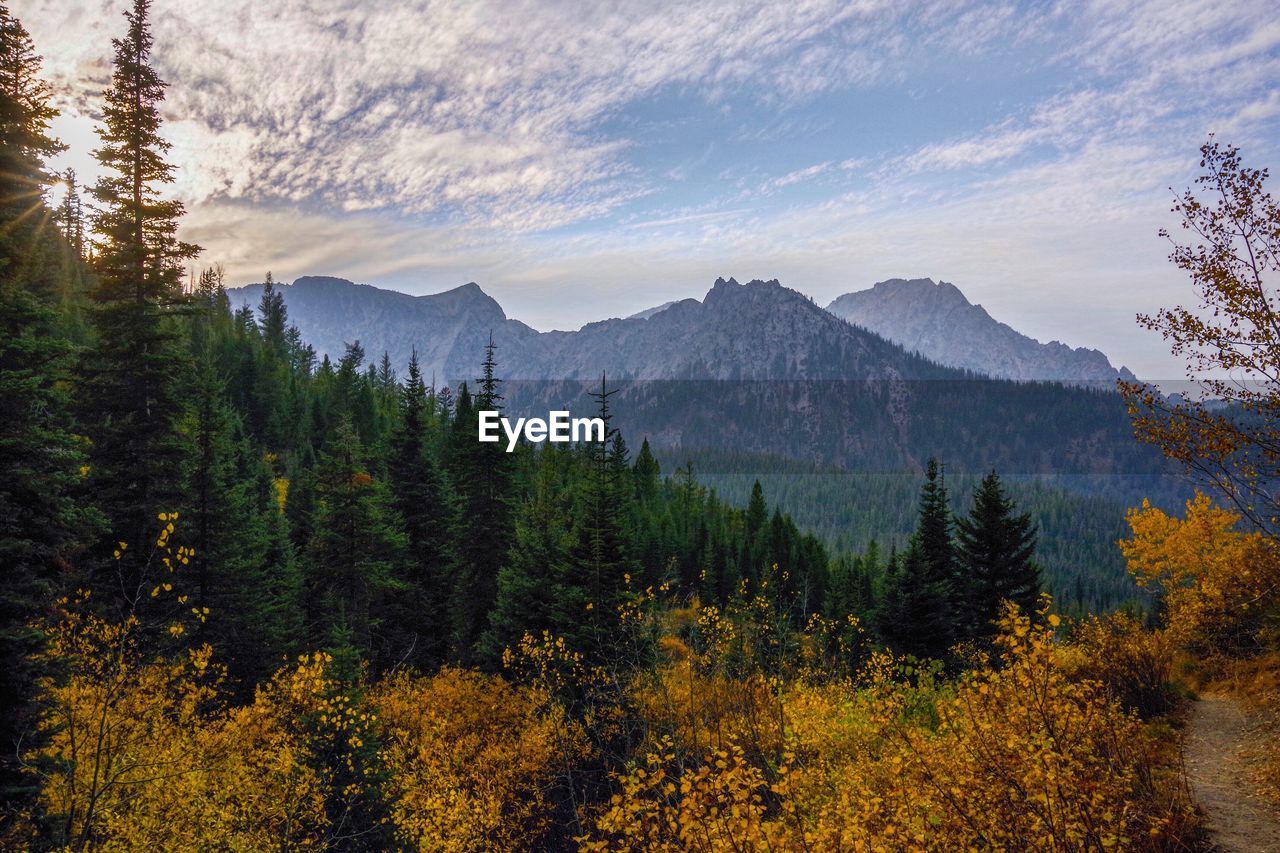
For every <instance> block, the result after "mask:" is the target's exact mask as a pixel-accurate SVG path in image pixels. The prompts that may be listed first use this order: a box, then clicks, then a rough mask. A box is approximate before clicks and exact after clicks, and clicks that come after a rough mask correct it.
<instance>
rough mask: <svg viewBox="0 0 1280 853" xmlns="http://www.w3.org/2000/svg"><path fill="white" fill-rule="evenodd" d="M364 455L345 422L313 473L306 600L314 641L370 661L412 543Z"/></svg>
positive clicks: (401, 588) (401, 587) (379, 642)
mask: <svg viewBox="0 0 1280 853" xmlns="http://www.w3.org/2000/svg"><path fill="white" fill-rule="evenodd" d="M363 457H364V454H363V451H362V449H361V446H360V439H359V437H358V436H357V435H356V432H355V427H354V426H352V424H351V421H350V419H347V418H344V419H343V420H342V421H341V422H340V423H339V424H338V428H337V430H336V431H335V433H334V437H333V440H332V441H331V442H330V445H329V447H328V448H327V450H326V451H325V452H324V453H323V454H322V455H321V459H320V463H319V465H318V468H317V471H316V498H315V501H316V508H315V524H314V531H313V533H312V535H311V542H310V543H309V545H308V547H307V564H306V596H307V622H308V627H309V631H310V635H311V639H312V642H314V643H319V644H322V645H324V646H327V647H328V648H330V649H331V650H333V651H334V652H335V653H342V654H343V655H344V656H347V657H348V658H349V657H350V656H351V655H353V654H354V655H358V656H360V657H364V658H366V659H367V658H370V657H372V656H373V654H374V652H375V650H378V651H381V650H382V647H383V643H382V638H381V636H380V635H379V628H380V627H381V621H382V620H381V616H380V614H381V612H382V611H383V608H384V607H385V605H386V603H387V602H388V600H389V598H390V597H391V596H392V595H398V594H401V593H403V592H404V584H403V583H402V582H400V581H399V580H398V578H397V569H398V567H400V566H401V565H403V562H404V559H405V552H406V550H407V547H408V542H407V540H406V537H405V535H404V533H403V532H402V531H401V530H400V519H399V518H398V517H397V516H396V513H395V510H394V509H393V508H392V507H391V499H390V495H389V494H388V493H387V490H386V486H385V484H384V483H382V482H380V481H378V480H376V479H374V477H373V476H372V475H371V474H370V473H369V471H368V467H367V465H366V463H365V460H364V458H363Z"/></svg>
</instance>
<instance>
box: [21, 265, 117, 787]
mask: <svg viewBox="0 0 1280 853" xmlns="http://www.w3.org/2000/svg"><path fill="white" fill-rule="evenodd" d="M68 355H69V350H68V348H67V347H66V345H65V344H64V343H63V342H62V341H61V340H59V339H58V338H57V337H56V336H55V334H54V315H53V312H52V311H51V310H50V309H49V308H48V307H46V306H44V305H42V304H41V303H40V302H39V301H37V299H36V298H35V297H34V296H33V295H31V294H30V293H27V292H26V291H24V290H23V289H22V288H21V286H20V285H19V284H18V283H16V282H14V281H12V280H9V278H8V277H7V276H5V275H4V270H3V269H0V566H3V567H4V583H3V584H0V802H3V801H7V800H8V799H9V797H10V796H11V795H13V794H14V793H15V786H18V785H20V784H21V783H22V782H23V780H24V777H23V775H22V774H21V772H20V771H19V762H18V760H17V759H18V752H19V749H18V743H19V739H20V737H21V736H23V735H24V734H25V735H29V734H30V732H29V731H28V730H29V728H30V724H31V722H32V717H31V712H32V708H31V705H30V701H31V697H32V695H33V693H34V684H35V680H36V678H37V677H38V675H39V671H38V669H37V668H36V665H35V664H34V662H33V660H32V658H31V655H32V654H33V653H34V652H35V651H37V650H38V649H39V648H40V644H41V639H40V635H39V633H38V632H37V631H36V630H35V629H33V628H31V627H30V626H31V625H32V623H33V622H35V621H36V620H37V618H38V617H40V616H41V615H43V614H44V613H45V612H46V609H47V607H48V605H49V603H50V602H51V601H52V600H54V599H55V598H56V597H57V593H58V592H59V591H60V590H62V589H67V588H68V587H70V586H71V584H72V583H73V582H74V580H75V579H74V578H72V577H69V576H68V575H69V572H68V563H67V558H68V557H69V556H71V555H72V553H73V552H74V550H75V549H76V547H77V546H78V544H79V543H80V542H81V541H82V540H83V539H84V538H85V537H86V536H88V535H90V534H91V533H92V531H93V530H94V529H95V524H94V522H95V521H96V516H95V515H94V514H93V513H91V512H87V511H85V510H84V509H82V507H81V505H80V502H79V501H78V500H77V497H78V495H79V491H80V489H79V486H80V477H79V472H78V468H79V466H80V465H82V464H83V452H82V447H81V446H80V444H79V443H78V442H77V441H75V440H74V439H73V438H72V436H71V435H70V434H69V433H68V432H67V430H66V427H65V424H66V421H67V418H66V411H67V408H68V407H67V405H66V400H65V397H64V391H63V390H62V384H63V382H64V381H65V378H66V363H67V358H68ZM98 527H100V525H98ZM30 745H31V744H30V742H29V741H28V742H27V744H26V746H27V747H30ZM26 781H28V782H29V781H30V780H29V779H27V780H26Z"/></svg>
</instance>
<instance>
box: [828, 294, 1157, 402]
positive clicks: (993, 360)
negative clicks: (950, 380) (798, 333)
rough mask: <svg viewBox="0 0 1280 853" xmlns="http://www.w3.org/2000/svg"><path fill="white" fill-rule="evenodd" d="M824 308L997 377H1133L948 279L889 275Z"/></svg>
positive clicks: (1099, 380)
mask: <svg viewBox="0 0 1280 853" xmlns="http://www.w3.org/2000/svg"><path fill="white" fill-rule="evenodd" d="M827 310H828V311H830V312H831V313H832V314H835V315H836V316H838V317H842V318H844V319H846V320H848V321H849V322H850V323H853V324H855V325H857V326H861V327H862V328H864V329H868V330H870V331H872V332H875V333H876V334H878V335H881V336H883V337H885V338H887V339H889V340H891V341H893V342H894V343H896V344H899V345H900V346H902V347H904V348H905V349H907V350H910V351H912V352H918V353H920V354H921V355H923V356H924V357H925V358H928V359H930V360H932V361H936V362H938V363H939V364H945V365H947V366H949V367H958V368H961V369H964V370H971V371H974V372H976V373H980V374H983V375H984V376H991V377H994V378H998V379H1016V380H1022V381H1026V380H1049V381H1058V382H1070V383H1073V384H1090V385H1092V384H1111V383H1114V382H1115V380H1116V379H1133V374H1132V373H1130V372H1129V370H1128V369H1127V368H1124V367H1121V368H1118V369H1117V368H1115V367H1113V366H1112V365H1111V362H1110V361H1108V360H1107V357H1106V356H1105V355H1103V354H1102V353H1101V352H1099V351H1098V350H1094V349H1084V348H1075V349H1073V348H1072V347H1069V346H1067V345H1066V344H1063V343H1060V342H1058V341H1052V342H1050V343H1047V344H1042V343H1040V342H1039V341H1037V340H1035V339H1033V338H1029V337H1027V336H1026V335H1023V334H1021V333H1020V332H1017V331H1015V330H1014V329H1012V328H1010V327H1009V326H1007V325H1005V324H1004V323H1001V322H999V321H997V320H995V319H994V318H993V317H992V316H991V315H990V314H988V313H987V311H986V309H985V308H983V307H982V306H981V305H974V304H973V303H971V302H970V301H969V300H968V299H966V298H965V296H964V294H963V293H961V292H960V290H959V288H957V287H956V286H955V285H953V284H948V283H947V282H945V281H943V282H937V283H935V282H934V281H933V280H932V279H928V278H918V279H912V280H909V281H908V280H904V279H900V278H895V279H890V280H888V281H882V282H879V283H877V284H876V285H875V286H874V287H872V288H871V289H870V290H860V291H857V292H856V293H846V294H845V295H844V296H841V297H839V298H838V299H836V300H835V301H834V302H832V303H831V304H830V305H828V306H827Z"/></svg>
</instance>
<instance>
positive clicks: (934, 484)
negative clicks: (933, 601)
mask: <svg viewBox="0 0 1280 853" xmlns="http://www.w3.org/2000/svg"><path fill="white" fill-rule="evenodd" d="M916 535H917V537H918V539H919V542H920V556H921V558H922V559H923V560H924V562H925V565H926V566H927V567H928V573H929V578H930V579H931V580H932V581H934V582H936V583H939V584H943V585H944V586H945V587H947V588H948V589H950V587H951V585H952V582H953V579H954V578H955V573H956V560H955V544H954V542H953V539H952V517H951V505H950V502H949V501H948V498H947V486H946V482H945V481H944V480H943V476H942V468H941V466H939V465H938V461H937V460H936V459H930V460H929V464H928V467H927V468H926V470H925V481H924V486H923V487H922V488H921V489H920V508H919V518H918V521H917V524H916Z"/></svg>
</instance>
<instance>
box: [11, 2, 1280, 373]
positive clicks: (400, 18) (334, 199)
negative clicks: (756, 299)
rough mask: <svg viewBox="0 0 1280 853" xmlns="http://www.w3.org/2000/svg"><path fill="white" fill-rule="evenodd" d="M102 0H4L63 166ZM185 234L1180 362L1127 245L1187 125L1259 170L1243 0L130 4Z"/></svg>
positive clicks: (602, 302)
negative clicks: (46, 99) (904, 308)
mask: <svg viewBox="0 0 1280 853" xmlns="http://www.w3.org/2000/svg"><path fill="white" fill-rule="evenodd" d="M124 5H125V2H124V0H10V9H11V11H12V12H13V13H14V14H15V15H17V16H18V17H19V18H20V19H21V20H22V21H23V23H24V24H25V25H26V27H27V28H28V30H29V31H30V32H31V35H32V38H33V39H34V41H35V44H36V48H37V51H38V52H39V53H40V54H41V55H42V56H43V57H44V72H45V76H46V77H47V78H48V79H49V80H50V82H51V84H52V85H53V87H54V89H55V92H56V93H57V106H58V107H59V108H60V109H61V111H62V115H61V116H60V117H59V118H58V119H57V120H56V122H55V125H54V130H55V132H56V133H57V134H58V135H59V136H60V137H61V138H62V140H63V141H64V142H66V143H67V144H68V145H69V146H70V149H69V151H68V152H66V153H65V154H64V155H61V156H60V157H59V158H58V160H57V161H56V162H55V163H54V165H55V166H57V167H59V168H66V167H74V168H75V169H76V170H77V172H78V174H79V175H80V178H81V181H82V183H83V182H85V181H89V182H91V181H92V180H93V178H94V176H95V175H96V174H97V173H98V170H97V168H96V164H95V163H94V161H93V158H92V151H93V148H94V147H95V145H96V139H95V136H94V129H95V127H96V126H97V120H98V118H99V116H100V105H101V93H102V91H103V89H104V88H105V87H106V84H107V82H108V81H109V77H110V55H111V45H110V40H111V38H112V37H115V36H119V35H121V34H122V32H123V30H124V19H123V17H122V16H121V11H122V10H123V8H124ZM152 17H153V23H154V34H155V41H156V46H155V52H154V62H155V65H156V67H157V69H158V70H159V72H160V74H161V75H162V76H163V78H164V79H165V80H166V81H167V82H168V83H169V84H170V86H169V90H168V97H167V100H166V102H165V104H164V107H163V114H164V117H165V119H166V124H165V134H166V136H167V138H168V139H169V140H170V141H171V142H172V143H173V148H172V151H171V152H170V155H171V160H172V161H173V162H174V163H176V164H177V165H178V167H179V169H178V178H177V181H176V183H175V185H174V187H173V193H174V194H175V195H176V196H177V197H179V198H181V199H182V200H183V201H184V202H185V203H186V205H187V210H188V214H187V216H186V218H185V220H184V225H183V236H184V237H185V238H186V239H190V240H194V241H195V242H198V243H199V244H201V245H202V246H203V247H204V253H203V255H202V256H201V263H204V264H212V263H221V264H223V265H224V266H225V268H226V270H227V274H228V278H229V280H230V281H231V282H232V283H247V282H251V281H260V280H261V279H262V277H263V275H264V274H265V273H266V272H267V271H268V270H270V271H271V272H272V273H273V274H274V275H275V277H276V279H277V280H284V281H291V280H293V279H294V278H296V277H299V276H302V275H336V276H341V277H344V278H350V279H352V280H355V281H359V282H363V283H369V284H375V285H379V286H383V287H388V288H393V289H396V290H402V291H405V292H409V293H415V294H418V293H434V292H438V291H441V290H446V289H449V288H451V287H455V286H457V285H460V284H463V283H465V282H468V281H475V282H477V283H479V284H480V285H481V287H482V288H483V289H484V290H485V291H486V292H488V293H489V294H491V295H492V296H494V297H495V298H496V299H498V301H499V302H500V303H501V304H502V305H503V307H504V309H505V310H506V312H507V314H508V316H511V317H515V318H517V319H520V320H523V321H524V322H526V323H528V324H529V325H531V326H534V327H535V328H539V329H551V328H561V329H571V328H577V327H579V326H581V325H582V324H583V323H586V322H590V321H593V320H599V319H604V318H606V317H611V316H626V315H629V314H631V313H634V312H637V311H640V310H642V309H645V308H648V307H650V306H653V305H657V304H660V303H663V302H666V301H668V300H671V299H680V298H685V297H690V296H692V297H701V296H702V295H703V294H705V292H706V291H707V290H708V289H709V288H710V286H711V283H712V281H713V280H714V279H715V278H716V277H717V276H725V277H729V276H735V277H737V278H738V279H739V280H740V281H746V280H749V279H752V278H761V279H771V278H777V279H780V280H781V281H782V283H783V284H784V285H786V286H788V287H792V288H794V289H796V290H799V291H801V292H803V293H806V294H808V295H810V296H812V297H813V298H814V299H815V300H816V301H817V302H819V303H820V304H823V305H825V304H826V303H827V302H829V301H831V300H832V299H834V298H835V297H836V296H838V295H840V294H842V293H846V292H849V291H854V290H862V289H865V288H867V287H870V286H871V285H872V284H873V283H874V282H876V281H879V280H883V279H887V278H893V277H902V278H916V277H931V278H934V279H935V280H946V281H950V282H952V283H954V284H956V285H957V286H958V287H959V288H960V289H961V290H962V291H964V293H965V294H966V295H967V296H968V297H969V299H970V300H971V301H973V302H978V303H981V304H982V305H984V306H985V307H986V308H987V309H988V311H989V312H990V313H991V314H992V315H993V316H995V317H996V318H997V319H999V320H1002V321H1004V322H1007V323H1009V324H1010V325H1012V326H1013V327H1014V328H1016V329H1018V330H1019V331H1022V332H1024V333H1026V334H1030V335H1032V336H1034V337H1036V338H1038V339H1040V340H1045V341H1047V340H1061V341H1064V342H1066V343H1069V344H1071V345H1073V346H1089V347H1096V348H1099V349H1102V350H1103V351H1104V352H1106V353H1107V354H1108V355H1109V356H1111V358H1112V361H1113V363H1116V364H1126V365H1128V366H1129V367H1130V368H1131V369H1133V370H1134V371H1135V372H1137V373H1138V374H1139V375H1140V376H1143V377H1145V378H1150V379H1158V378H1169V377H1175V376H1178V375H1180V374H1181V369H1180V368H1179V367H1178V365H1177V363H1176V362H1174V361H1173V360H1172V359H1171V357H1170V356H1168V354H1167V350H1166V347H1165V345H1164V344H1163V342H1162V341H1161V340H1160V338H1159V336H1158V335H1155V334H1153V333H1150V332H1145V331H1142V330H1140V329H1139V328H1138V327H1137V325H1136V324H1135V322H1134V315H1135V314H1136V313H1138V312H1150V311H1153V310H1155V309H1157V308H1159V307H1161V306H1165V305H1171V304H1175V303H1179V302H1184V303H1185V302H1193V301H1194V299H1193V297H1194V294H1193V292H1192V291H1191V289H1190V285H1189V284H1188V282H1187V280H1186V279H1185V277H1184V275H1183V274H1182V273H1180V272H1179V271H1178V270H1176V269H1174V268H1173V267H1172V266H1171V265H1170V264H1169V263H1168V261H1167V255H1168V253H1169V249H1170V247H1169V244H1168V243H1167V242H1166V241H1164V240H1162V239H1161V238H1159V237H1158V236H1157V231H1158V230H1159V229H1160V228H1161V227H1170V226H1176V219H1174V218H1173V217H1172V214H1171V213H1170V211H1169V208H1170V206H1171V202H1172V190H1178V189H1181V188H1184V187H1186V186H1188V185H1189V184H1190V183H1191V182H1192V181H1193V180H1194V178H1195V176H1196V174H1197V166H1198V148H1199V146H1200V144H1201V143H1202V142H1204V141H1205V139H1206V137H1207V136H1208V134H1210V133H1213V134H1215V135H1216V138H1217V139H1219V140H1221V141H1225V142H1230V143H1233V144H1235V145H1238V146H1239V147H1240V148H1241V149H1242V152H1243V155H1244V159H1245V161H1246V163H1249V164H1252V165H1256V166H1266V165H1269V164H1270V165H1272V166H1275V167H1276V168H1277V169H1278V170H1280V7H1278V6H1277V5H1276V4H1275V2H1274V0H1158V2H1146V0H1099V2H1087V0H1080V2H1031V3H1011V2H1010V3H1006V2H972V0H923V2H911V0H883V2H882V1H881V0H788V2H777V0H770V2H755V0H742V2H727V0H717V2H707V0H676V2H667V0H629V2H603V1H602V2H588V0H491V1H490V0H273V2H270V3H264V2H261V0H155V2H154V5H153V11H152Z"/></svg>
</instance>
